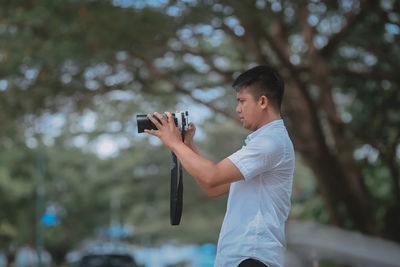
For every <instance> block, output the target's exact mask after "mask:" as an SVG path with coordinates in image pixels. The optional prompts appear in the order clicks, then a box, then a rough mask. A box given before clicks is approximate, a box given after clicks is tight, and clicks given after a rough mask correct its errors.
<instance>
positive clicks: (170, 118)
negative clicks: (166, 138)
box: [165, 111, 175, 125]
mask: <svg viewBox="0 0 400 267" xmlns="http://www.w3.org/2000/svg"><path fill="white" fill-rule="evenodd" d="M165 114H166V115H167V118H168V123H173V124H174V125H175V120H174V117H172V114H171V112H168V111H167V112H165Z"/></svg>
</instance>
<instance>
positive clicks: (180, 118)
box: [136, 111, 189, 133]
mask: <svg viewBox="0 0 400 267" xmlns="http://www.w3.org/2000/svg"><path fill="white" fill-rule="evenodd" d="M171 114H172V117H173V118H174V121H175V126H176V127H178V128H179V129H181V130H184V131H186V130H187V128H188V125H189V112H188V111H182V112H178V113H171ZM163 117H164V119H165V120H166V121H168V117H167V115H165V114H163ZM153 118H155V119H156V120H157V121H159V122H160V120H159V119H158V118H157V117H156V116H154V115H153ZM136 121H137V126H138V133H143V132H144V130H145V129H147V130H157V127H156V126H155V125H154V123H152V122H151V121H150V120H149V118H147V115H136Z"/></svg>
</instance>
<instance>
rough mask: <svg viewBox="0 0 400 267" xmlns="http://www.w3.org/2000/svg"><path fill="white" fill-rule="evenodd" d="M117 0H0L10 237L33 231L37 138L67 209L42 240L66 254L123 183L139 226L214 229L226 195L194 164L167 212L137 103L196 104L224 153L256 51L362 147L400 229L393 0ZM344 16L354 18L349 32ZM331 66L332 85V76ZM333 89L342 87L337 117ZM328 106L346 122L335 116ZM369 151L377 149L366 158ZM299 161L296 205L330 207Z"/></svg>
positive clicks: (232, 142)
mask: <svg viewBox="0 0 400 267" xmlns="http://www.w3.org/2000/svg"><path fill="white" fill-rule="evenodd" d="M122 2H124V1H105V0H103V1H67V0H56V1H55V0H38V1H34V0H31V1H3V2H2V4H1V9H0V125H1V127H0V248H3V249H8V250H12V249H14V248H15V247H17V246H20V245H22V244H24V243H26V242H29V241H32V240H33V239H34V235H35V227H36V221H37V218H36V215H35V211H36V188H37V186H38V184H37V181H38V175H39V172H38V166H37V164H38V149H39V147H41V148H43V150H44V152H45V158H46V173H45V177H44V180H45V188H46V190H45V204H46V207H51V206H53V207H56V208H57V209H58V211H59V212H60V224H58V225H56V226H51V227H48V228H46V229H45V244H46V247H48V248H49V249H50V250H52V252H53V254H57V255H59V257H60V258H62V256H63V253H65V252H66V251H67V250H69V249H70V248H72V247H73V246H75V245H77V244H78V243H79V242H81V241H82V240H83V239H84V238H87V237H91V236H93V234H94V229H96V227H99V226H105V225H108V224H109V223H110V220H111V211H110V202H111V201H112V199H119V201H120V203H121V206H120V210H121V212H120V221H121V222H122V223H126V224H131V225H133V226H134V227H135V235H134V240H133V241H135V242H142V243H143V244H147V243H149V242H150V243H152V244H157V243H159V242H164V241H165V240H178V242H215V241H216V238H217V233H218V230H219V227H220V224H221V222H222V216H223V213H224V210H225V203H226V198H220V199H216V200H214V199H213V200H209V199H207V198H206V197H205V195H204V194H203V193H201V191H200V189H199V188H198V187H197V185H196V184H195V182H194V181H193V180H192V179H191V178H190V177H189V176H188V175H187V174H186V175H185V196H184V197H185V201H184V205H185V206H184V215H183V218H182V224H181V226H180V227H179V228H173V227H170V226H169V218H168V216H169V214H168V212H169V203H168V198H169V195H168V192H169V165H170V159H169V153H168V151H167V150H166V149H165V148H162V147H161V146H159V145H158V143H157V142H156V141H154V139H152V138H147V137H141V136H138V135H137V134H136V128H135V115H136V114H138V113H141V114H142V113H150V112H154V111H164V110H172V111H174V110H175V109H188V110H189V111H190V112H191V111H193V110H195V112H193V113H195V114H193V115H194V116H193V118H195V119H196V120H197V121H194V122H195V123H196V124H197V127H198V129H199V130H198V132H199V137H198V139H197V141H198V142H199V148H200V150H201V151H202V153H203V154H204V155H207V157H209V158H212V159H213V160H215V161H218V160H220V159H222V158H224V157H225V156H226V155H229V154H230V153H232V152H233V151H235V150H236V149H238V148H240V147H241V146H242V145H243V139H244V137H245V136H246V135H247V134H248V133H247V132H246V131H244V130H242V129H241V128H240V127H238V124H237V120H235V118H236V117H235V115H233V114H234V107H235V97H234V91H233V90H232V88H231V86H230V85H231V82H232V79H233V78H234V77H235V76H236V75H237V72H238V71H243V70H244V69H247V68H248V67H250V66H253V65H254V64H260V63H263V64H266V63H268V64H272V65H274V66H277V67H278V68H279V69H280V71H281V72H282V73H283V75H284V77H285V79H286V80H287V81H288V82H287V92H288V93H289V95H290V93H291V92H293V90H295V87H296V86H295V85H296V84H298V83H300V85H302V86H303V87H302V88H303V89H304V91H303V94H305V95H307V96H308V97H309V100H310V101H311V103H312V104H313V107H314V110H312V113H313V114H316V120H317V121H318V123H319V124H320V125H322V126H321V128H323V129H322V133H321V135H322V137H321V138H322V139H323V142H325V143H326V145H327V150H328V151H329V153H331V154H332V158H336V159H337V160H338V161H339V162H340V161H344V163H343V162H342V164H343V165H346V160H345V158H343V157H342V155H343V153H342V152H343V151H341V149H342V148H339V145H341V144H339V143H337V142H336V139H335V137H337V135H340V136H341V137H343V139H344V140H345V141H349V140H351V142H348V143H347V144H351V145H348V146H344V147H345V148H346V149H348V150H349V151H350V155H351V156H352V155H353V152H354V155H355V156H354V157H355V159H356V164H357V166H354V169H359V170H361V172H362V174H363V176H362V177H363V178H364V179H363V180H362V183H363V184H365V186H366V188H367V189H368V193H369V195H370V196H371V200H369V202H370V203H372V206H374V209H375V210H376V214H375V216H376V219H377V220H378V221H379V223H380V225H379V227H380V230H381V231H382V232H383V235H384V236H386V237H389V238H393V239H395V238H397V237H396V233H399V231H398V229H397V228H398V227H396V224H397V222H400V220H395V219H394V218H396V217H395V216H392V215H393V214H396V213H397V214H399V212H396V211H398V206H397V207H396V203H397V200H398V198H397V197H398V196H396V191H395V188H396V187H398V186H399V185H398V184H399V181H398V177H396V170H397V171H398V169H399V156H398V153H399V152H398V149H399V148H398V147H399V134H398V129H399V125H400V121H399V118H400V110H399V105H398V103H399V102H400V94H399V92H400V90H399V79H398V74H397V72H396V71H397V69H398V63H397V62H400V59H399V55H400V53H399V47H400V46H399V45H398V44H399V34H398V24H399V22H398V20H399V19H398V18H399V10H398V6H397V5H395V4H390V3H391V2H390V1H381V3H380V4H379V3H378V2H376V1H365V2H366V4H362V7H357V6H352V5H351V3H358V2H351V1H350V2H348V1H337V2H335V1H329V2H322V1H319V2H315V1H312V2H304V3H303V2H298V1H283V2H282V1H281V2H278V1H239V0H238V1H229V3H228V2H225V1H170V2H168V1H166V2H164V1H159V2H157V1H155V2H156V4H154V3H153V4H151V3H147V4H146V1H132V2H131V3H130V4H129V3H127V2H129V1H127V2H125V4H126V5H128V6H121V5H123V4H122ZM384 2H385V3H386V4H385V3H384ZM389 2H390V3H389ZM157 3H159V4H157ZM376 3H378V4H376ZM364 6H366V7H364ZM359 10H363V13H362V15H360V16H358V14H359V13H358V11H359ZM304 14H305V15H304ZM304 16H306V17H305V21H306V22H307V23H306V24H307V25H309V27H310V28H311V29H310V31H311V32H312V34H313V38H314V39H313V40H312V43H314V45H315V47H314V48H315V49H316V50H317V51H319V52H321V54H323V59H324V60H325V61H326V64H327V66H329V72H328V74H329V75H328V77H325V76H323V75H321V74H319V73H315V72H316V71H320V69H317V70H315V68H314V66H316V64H317V63H318V62H316V61H315V58H313V56H312V55H311V43H307V40H306V35H305V29H304V28H303V27H302V24H301V22H302V21H304ZM354 16H356V19H355V22H354V23H353V24H351V25H348V24H347V22H348V21H350V20H351V19H352V18H353V17H354ZM347 19H348V20H347ZM346 25H348V26H349V27H348V28H346V27H347V26H346ZM396 26H397V28H396ZM341 27H342V28H341ZM343 27H344V28H346V29H348V30H345V31H343V32H340V31H341V30H343ZM396 29H397V30H396ZM396 31H397V32H396ZM338 33H340V34H338ZM335 40H336V41H335ZM321 76H323V77H322V78H325V79H326V80H327V81H328V85H329V86H326V87H323V86H321V83H320V82H319V81H318V79H319V78H321ZM326 95H328V96H329V95H330V96H332V102H333V106H334V108H333V109H334V115H336V117H335V116H334V118H332V117H331V116H332V113H329V112H328V111H329V108H328V107H329V101H328V102H327V101H326ZM287 100H288V101H286V102H284V103H285V105H286V106H284V110H286V108H288V109H287V110H290V107H291V105H294V106H295V105H296V103H299V101H301V99H300V97H299V96H296V98H293V97H292V98H289V99H287ZM291 101H292V102H291ZM330 111H332V110H330ZM296 112H297V113H299V112H301V110H300V111H298V110H296ZM296 112H294V113H293V112H292V113H291V112H288V113H287V119H286V117H285V120H286V122H287V123H288V126H289V128H290V130H291V135H292V136H293V137H294V139H296V140H297V137H298V136H299V132H300V130H301V129H300V128H301V127H298V128H296V127H294V126H293V125H294V124H293V123H292V122H291V119H292V116H294V115H296ZM284 115H285V116H286V114H284ZM54 118H59V119H60V120H61V121H62V122H61V123H60V124H61V126H60V125H57V123H55V120H54ZM87 120H89V121H90V120H93V125H92V126H90V125H89V126H88V124H90V123H87ZM332 121H333V122H335V123H337V124H338V125H339V126H340V127H339V128H338V129H339V130H338V131H336V132H334V130H332V129H333V126H334V125H335V124H334V123H332ZM304 122H306V121H304ZM227 137H229V138H227ZM101 138H106V139H107V138H108V139H107V140H110V139H111V140H113V141H116V143H117V144H118V145H120V150H119V151H118V152H115V153H114V154H112V155H111V156H110V157H107V158H101V157H99V156H98V155H97V154H96V153H95V152H96V145H97V143H98V142H99V141H100V140H101ZM307 138H311V137H309V136H307ZM307 138H306V139H300V140H301V141H303V140H306V141H307V140H308V139H307ZM304 143H305V142H304ZM300 145H304V144H303V143H300ZM366 145H368V146H367V148H368V147H369V148H371V149H369V150H368V151H369V152H368V151H367V152H365V146H366ZM301 149H302V148H301V146H300V148H299V149H298V150H301ZM354 150H355V151H354ZM360 151H361V152H360ZM363 151H364V152H365V153H364V152H363ZM371 151H372V152H371ZM302 152H303V153H302V154H301V153H300V152H298V154H297V155H298V158H300V154H301V155H302V156H304V157H306V156H310V155H311V158H312V155H313V153H314V152H315V151H306V153H304V150H303V151H302ZM374 153H375V154H376V155H378V156H377V158H375V159H374V158H373V157H372V158H369V157H371V155H374ZM396 153H397V154H396ZM348 155H349V154H346V156H348ZM314 160H315V161H318V160H319V159H318V158H316V159H314ZM303 166H304V163H303V161H298V162H297V164H296V173H295V180H294V188H293V209H292V214H291V216H293V217H295V218H301V219H312V220H316V221H318V222H322V223H328V222H329V221H330V218H329V214H328V212H327V209H326V203H325V201H324V198H325V197H326V196H324V195H322V193H321V191H320V188H318V185H319V182H320V181H321V180H318V179H317V178H316V176H317V175H316V174H315V173H312V171H311V170H310V169H309V168H307V167H303ZM345 167H348V166H345ZM349 169H351V168H349ZM327 171H329V170H327ZM325 174H326V173H325ZM319 175H320V176H321V177H322V179H323V178H324V177H329V176H328V175H323V174H322V175H321V174H319ZM397 176H398V175H397ZM321 177H319V178H320V179H321ZM317 181H319V182H317ZM396 183H397V184H396ZM332 190H333V189H332ZM334 193H335V192H333V194H334ZM336 193H338V192H336ZM331 194H332V192H331ZM397 204H398V203H397ZM338 206H340V207H339V208H337V210H339V212H340V213H341V214H342V215H343V217H346V218H345V226H348V227H354V225H353V224H352V220H351V219H350V218H347V217H351V216H350V215H349V213H348V211H347V209H346V207H345V206H344V205H343V207H342V206H341V205H338ZM335 208H336V207H335ZM397 225H398V224H397ZM399 240H400V239H399Z"/></svg>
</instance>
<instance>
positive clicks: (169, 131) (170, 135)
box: [144, 112, 182, 150]
mask: <svg viewBox="0 0 400 267" xmlns="http://www.w3.org/2000/svg"><path fill="white" fill-rule="evenodd" d="M165 114H166V115H167V118H168V122H167V121H166V120H165V119H164V117H163V116H162V115H161V114H160V113H158V112H155V113H154V116H156V117H157V118H158V120H159V121H160V122H159V121H157V120H156V119H155V118H154V117H153V116H151V115H150V114H147V118H148V119H149V120H150V121H151V122H152V123H153V124H154V125H155V126H156V127H157V129H158V132H155V131H150V130H147V129H146V130H144V131H145V132H146V133H148V134H151V135H154V136H157V137H158V138H160V140H161V142H162V143H163V144H164V145H165V146H166V147H169V148H170V149H171V150H172V149H173V146H174V145H177V144H179V143H182V140H181V133H180V131H179V129H178V128H177V127H176V126H175V121H174V117H172V114H171V113H170V112H165Z"/></svg>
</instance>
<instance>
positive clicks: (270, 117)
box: [256, 112, 281, 130]
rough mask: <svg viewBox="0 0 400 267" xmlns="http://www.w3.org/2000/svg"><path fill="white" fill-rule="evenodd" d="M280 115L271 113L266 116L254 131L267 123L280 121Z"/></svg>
mask: <svg viewBox="0 0 400 267" xmlns="http://www.w3.org/2000/svg"><path fill="white" fill-rule="evenodd" d="M280 119H281V115H280V114H279V113H275V112H272V113H271V114H268V116H265V119H264V120H263V121H262V122H261V123H260V124H259V127H258V128H257V129H256V130H258V129H260V128H261V127H263V126H264V125H267V124H268V123H271V122H273V121H276V120H280Z"/></svg>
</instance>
